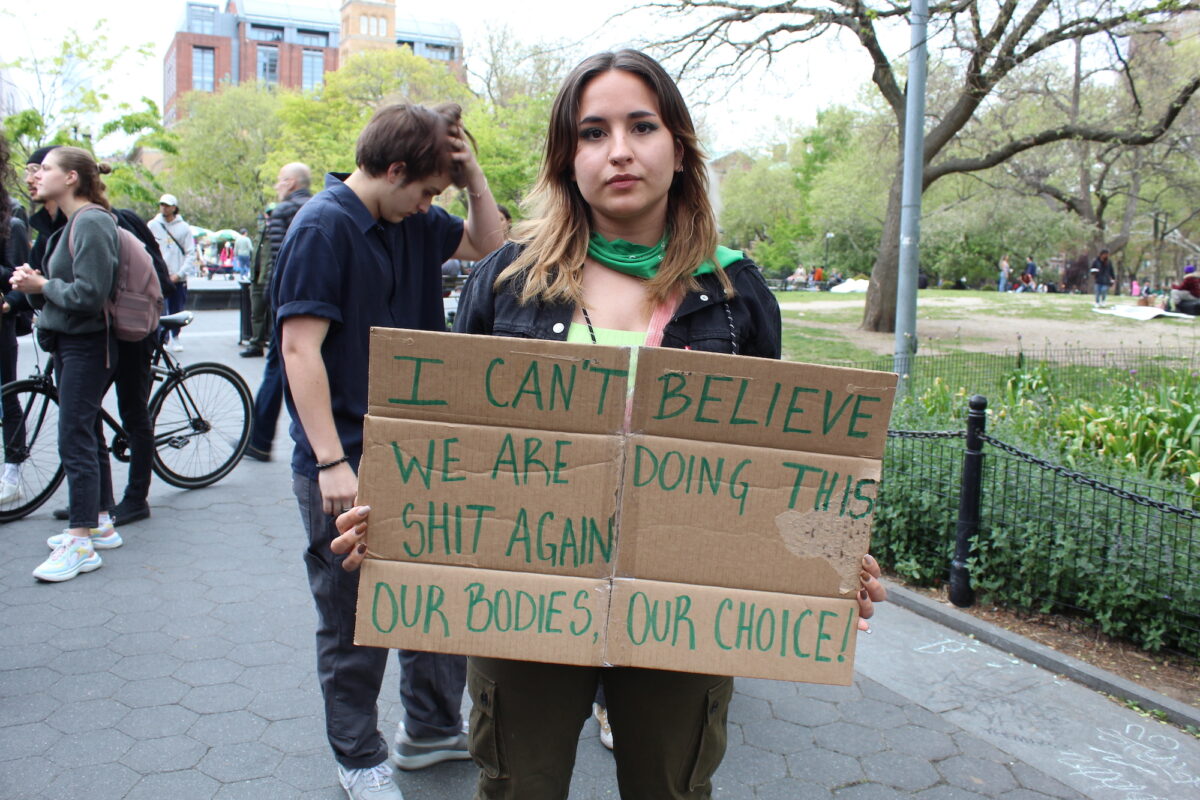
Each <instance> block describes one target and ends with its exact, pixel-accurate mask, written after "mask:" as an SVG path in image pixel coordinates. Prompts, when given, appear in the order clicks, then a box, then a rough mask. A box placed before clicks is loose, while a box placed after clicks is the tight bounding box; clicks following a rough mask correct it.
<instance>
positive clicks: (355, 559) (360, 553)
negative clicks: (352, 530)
mask: <svg viewBox="0 0 1200 800" xmlns="http://www.w3.org/2000/svg"><path fill="white" fill-rule="evenodd" d="M343 535H345V534H343ZM366 557H367V545H366V543H363V544H360V545H358V546H357V547H355V548H354V549H353V550H351V551H350V554H349V555H347V556H346V558H345V560H343V561H342V569H344V570H346V572H354V571H355V570H357V569H358V568H359V567H361V566H362V562H363V559H364V558H366Z"/></svg>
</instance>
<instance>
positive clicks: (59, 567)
mask: <svg viewBox="0 0 1200 800" xmlns="http://www.w3.org/2000/svg"><path fill="white" fill-rule="evenodd" d="M103 564H104V562H103V561H102V560H101V559H100V556H99V555H97V554H96V551H95V550H94V549H92V544H91V542H89V541H88V540H86V539H75V538H72V539H71V541H70V542H68V543H67V544H65V545H63V546H62V547H59V548H57V549H56V550H55V551H54V552H53V553H51V554H50V557H49V558H47V559H46V560H45V561H43V562H42V563H41V564H39V565H38V567H37V569H35V570H34V571H33V577H35V578H37V579H38V580H40V581H51V582H53V583H58V582H60V581H69V580H71V578H74V577H75V576H76V575H78V574H79V573H81V572H91V571H92V570H95V569H100V567H101V565H103Z"/></svg>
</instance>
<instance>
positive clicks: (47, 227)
mask: <svg viewBox="0 0 1200 800" xmlns="http://www.w3.org/2000/svg"><path fill="white" fill-rule="evenodd" d="M66 224H67V215H66V214H64V213H63V212H62V209H61V208H60V209H57V210H56V211H55V213H54V219H51V218H50V212H49V211H47V210H46V207H45V206H42V207H41V208H39V209H38V210H37V213H36V214H34V215H33V216H32V217H30V218H29V226H30V227H31V228H33V229H34V230H35V231H37V232H38V233H39V234H41V235H43V236H45V235H47V234H51V233H54V232H55V231H56V230H58V229H59V228H61V227H62V226H64V225H66Z"/></svg>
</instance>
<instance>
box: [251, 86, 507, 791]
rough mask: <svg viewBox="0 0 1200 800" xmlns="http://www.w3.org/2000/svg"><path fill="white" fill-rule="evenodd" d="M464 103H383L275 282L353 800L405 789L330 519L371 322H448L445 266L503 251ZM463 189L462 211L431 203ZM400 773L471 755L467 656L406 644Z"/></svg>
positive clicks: (362, 407) (313, 567)
mask: <svg viewBox="0 0 1200 800" xmlns="http://www.w3.org/2000/svg"><path fill="white" fill-rule="evenodd" d="M460 114H461V110H460V109H459V108H458V107H457V106H444V107H441V108H438V109H429V108H424V107H422V106H410V105H390V106H385V107H383V108H381V109H379V110H378V111H377V112H376V113H375V116H374V117H373V118H372V119H371V121H370V122H369V123H368V124H367V126H366V127H365V128H364V129H363V132H362V134H361V135H360V136H359V139H358V146H357V150H356V153H355V162H356V164H357V165H358V168H357V169H356V170H355V171H354V173H352V174H351V175H349V176H347V177H345V178H344V179H343V178H342V177H341V176H338V175H329V176H328V177H327V178H326V181H325V191H323V192H321V193H320V194H319V195H317V196H316V197H315V198H314V199H313V200H312V201H311V202H310V203H308V205H306V206H305V207H304V208H302V209H301V210H300V212H299V213H298V214H297V215H296V220H295V223H294V224H293V225H292V226H291V229H290V230H289V231H288V234H287V238H286V239H285V240H284V243H283V247H282V248H281V249H280V250H279V259H278V261H277V262H276V265H275V276H274V280H273V283H272V285H271V295H272V299H273V300H274V301H275V305H276V309H277V310H276V316H277V321H278V324H279V347H280V351H281V354H282V355H283V361H284V366H285V367H286V373H287V394H286V399H287V404H288V410H289V411H290V412H291V415H292V428H291V433H292V438H293V439H294V440H295V443H296V446H295V449H294V452H293V455H292V473H293V477H292V489H293V491H294V492H295V494H296V500H297V503H298V505H299V508H300V514H301V518H302V519H303V521H304V527H305V532H306V533H307V534H308V541H309V546H308V550H307V551H306V553H305V555H304V561H305V566H306V567H307V569H308V576H309V586H310V588H311V589H312V594H313V602H314V604H315V605H316V607H317V613H318V617H319V624H318V629H317V653H318V667H317V672H318V675H319V677H320V680H321V689H322V693H323V694H324V698H325V725H326V732H327V734H328V737H329V744H330V747H331V748H332V749H333V752H334V757H335V758H336V760H337V762H338V774H339V778H340V780H341V784H342V787H343V788H344V789H345V790H346V793H347V794H348V795H349V796H350V798H351V799H352V800H367V798H370V799H371V800H402V796H401V794H400V790H399V789H398V788H397V787H396V785H395V783H394V782H393V780H392V777H391V775H392V769H391V767H390V766H389V764H388V746H387V742H386V741H385V740H384V738H383V737H382V736H381V735H380V733H379V728H378V719H377V716H378V714H377V709H376V701H377V699H378V696H379V688H380V684H381V683H382V681H383V676H384V670H385V667H386V666H387V660H388V651H387V650H385V649H383V648H376V647H359V646H357V645H355V644H354V611H355V604H356V599H355V598H356V597H357V591H358V577H357V575H353V574H350V573H347V572H345V571H344V570H342V568H341V559H340V558H339V557H337V556H335V555H334V553H333V552H332V551H331V550H330V547H329V545H330V542H331V541H332V540H333V537H334V536H335V535H336V534H337V531H336V530H335V529H334V526H333V515H334V514H336V513H338V511H340V510H342V509H344V508H346V507H348V506H350V505H351V504H353V502H354V497H355V495H356V494H357V492H358V477H357V470H358V462H359V458H360V456H361V455H362V432H363V416H364V414H365V413H366V410H367V407H366V406H367V402H366V401H367V342H368V339H369V338H370V329H371V326H373V325H387V326H390V327H402V328H411V329H415V330H445V316H444V312H443V309H442V300H441V285H442V281H441V273H440V270H439V267H440V265H441V264H442V263H443V262H445V261H446V259H448V258H451V257H457V258H464V259H469V260H474V259H477V258H480V257H481V256H483V255H486V254H487V253H489V252H491V251H492V250H493V249H495V248H497V247H499V246H500V244H501V243H502V241H503V239H502V237H501V232H500V231H501V228H500V212H499V211H498V210H497V209H496V203H495V200H493V199H492V194H491V191H490V189H489V188H488V184H487V179H486V178H485V177H484V174H483V170H482V169H481V168H480V167H479V163H478V162H477V161H476V160H475V157H474V154H473V153H472V152H471V151H470V150H469V149H468V146H467V144H466V143H465V140H466V139H467V138H468V137H467V136H466V134H465V132H464V131H463V130H462V127H461V122H460V119H461V118H460ZM452 181H453V182H454V183H455V184H456V185H458V186H460V187H465V188H466V190H467V196H468V197H469V201H468V215H467V219H466V221H465V222H464V221H463V220H461V219H459V218H457V217H453V216H451V215H450V214H448V213H447V212H446V211H444V210H443V209H441V208H438V207H437V206H432V205H431V204H432V201H433V198H434V197H436V196H437V195H438V194H440V193H441V192H442V191H444V190H445V189H446V187H447V186H448V185H449V184H450V183H451V182H452ZM399 657H400V662H401V671H400V680H401V685H400V697H401V700H402V701H403V703H404V719H403V721H402V722H401V724H400V726H399V730H398V731H397V734H396V738H395V749H394V751H393V753H392V760H393V761H394V762H395V763H396V764H397V766H399V767H400V768H401V769H420V768H422V767H426V766H430V765H432V764H435V763H438V762H439V761H446V760H450V759H466V758H469V757H470V756H469V754H468V753H467V747H466V736H465V735H464V734H463V731H462V714H461V705H462V692H463V684H464V681H465V677H466V663H465V659H464V658H462V657H461V656H452V655H445V654H434V653H419V652H414V651H409V650H401V651H399Z"/></svg>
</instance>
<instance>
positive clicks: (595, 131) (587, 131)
mask: <svg viewBox="0 0 1200 800" xmlns="http://www.w3.org/2000/svg"><path fill="white" fill-rule="evenodd" d="M603 135H604V131H602V130H600V129H599V128H584V129H583V130H581V131H580V132H579V138H580V139H586V140H588V141H593V142H594V141H595V140H597V139H599V138H600V137H602V136H603Z"/></svg>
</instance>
